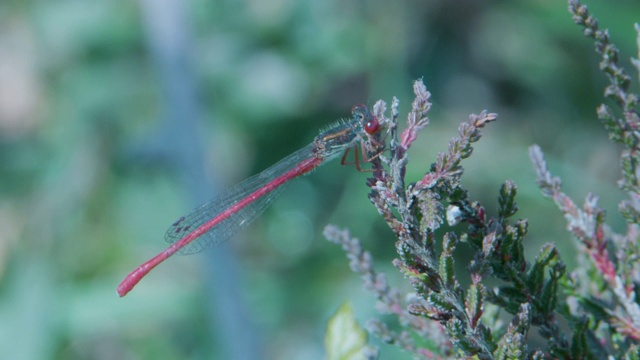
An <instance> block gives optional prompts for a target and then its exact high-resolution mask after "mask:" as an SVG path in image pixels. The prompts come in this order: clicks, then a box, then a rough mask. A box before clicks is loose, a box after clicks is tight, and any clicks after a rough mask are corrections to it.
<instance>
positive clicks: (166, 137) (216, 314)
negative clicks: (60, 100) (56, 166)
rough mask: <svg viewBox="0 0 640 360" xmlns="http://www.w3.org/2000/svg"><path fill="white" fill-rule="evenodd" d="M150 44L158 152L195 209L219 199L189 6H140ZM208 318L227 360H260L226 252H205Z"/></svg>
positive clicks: (157, 2)
mask: <svg viewBox="0 0 640 360" xmlns="http://www.w3.org/2000/svg"><path fill="white" fill-rule="evenodd" d="M140 5H141V12H142V16H143V17H144V19H143V20H144V24H145V30H146V35H147V37H146V38H147V41H148V45H149V48H150V53H151V56H152V61H153V62H154V65H155V66H156V68H157V69H156V70H157V74H158V76H159V79H160V81H161V85H162V90H163V95H164V97H163V103H164V104H166V108H165V109H163V110H164V113H165V119H164V122H163V128H162V129H160V130H161V131H160V132H159V134H158V135H159V138H157V139H155V140H156V141H157V142H156V145H157V146H155V150H156V151H158V152H160V153H161V154H159V155H160V156H161V157H162V158H166V159H169V160H170V161H171V162H172V164H171V165H172V166H174V168H175V170H176V171H177V172H178V173H179V174H181V175H182V176H183V177H184V183H185V187H186V188H187V189H189V190H190V191H191V194H192V200H193V205H194V206H196V205H198V204H200V203H202V202H204V201H206V200H208V199H210V198H212V197H213V196H214V195H215V191H214V189H215V188H216V186H215V185H213V184H211V183H210V182H209V181H208V180H207V176H206V174H205V171H204V154H203V146H202V139H201V138H200V137H199V134H201V132H199V131H198V127H199V121H200V119H201V116H200V111H199V106H198V103H197V98H198V97H197V96H196V94H197V91H196V86H195V84H194V80H193V76H192V73H191V66H190V65H191V63H190V60H191V59H190V54H192V52H191V49H190V46H189V45H190V33H189V22H188V19H187V8H186V6H187V3H186V2H184V1H182V0H140ZM206 256H207V257H208V259H207V263H208V266H207V275H206V276H204V278H205V279H207V288H208V295H209V296H208V298H209V301H208V306H209V309H208V313H209V314H208V315H209V318H210V321H209V324H210V333H211V334H212V337H213V336H217V339H212V340H213V343H214V344H216V345H217V346H218V347H219V348H220V350H221V354H222V355H223V356H222V358H225V359H260V358H262V356H263V355H262V354H263V353H264V352H263V351H261V350H262V349H261V344H260V341H258V334H257V331H256V329H255V328H254V327H253V324H252V322H251V321H250V316H249V313H248V311H247V308H246V306H245V303H244V299H242V298H241V295H240V291H239V288H238V279H237V263H236V261H235V256H234V255H233V253H232V252H231V251H230V249H229V247H228V246H225V245H224V244H223V245H221V246H217V247H216V249H215V251H208V252H206Z"/></svg>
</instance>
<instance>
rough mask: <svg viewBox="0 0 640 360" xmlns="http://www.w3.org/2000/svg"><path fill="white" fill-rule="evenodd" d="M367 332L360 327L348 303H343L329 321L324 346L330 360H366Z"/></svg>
mask: <svg viewBox="0 0 640 360" xmlns="http://www.w3.org/2000/svg"><path fill="white" fill-rule="evenodd" d="M366 344H367V332H366V331H364V329H362V327H360V325H359V324H358V322H357V321H356V319H355V317H354V316H353V310H352V309H351V305H350V304H349V303H348V302H345V303H343V304H342V305H341V306H340V308H339V309H338V311H336V313H335V314H334V315H333V316H332V317H331V319H329V323H328V324H327V332H326V334H325V337H324V346H325V348H326V350H327V359H328V360H350V359H353V360H355V359H365V356H364V354H363V353H362V351H363V349H364V347H365V345H366Z"/></svg>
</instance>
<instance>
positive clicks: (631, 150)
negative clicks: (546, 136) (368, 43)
mask: <svg viewBox="0 0 640 360" xmlns="http://www.w3.org/2000/svg"><path fill="white" fill-rule="evenodd" d="M569 11H570V12H571V14H573V19H574V21H575V22H576V23H577V24H578V25H580V26H582V27H583V28H584V34H585V35H586V36H588V37H590V38H593V39H594V40H595V48H596V51H597V52H598V53H599V54H600V55H601V56H602V61H601V63H600V69H601V71H602V72H603V73H604V74H605V75H606V76H607V78H608V80H609V85H608V86H607V87H606V89H605V97H606V98H607V99H608V100H609V101H610V102H611V104H612V105H615V107H616V108H618V109H617V110H614V108H613V107H612V105H605V104H602V105H600V106H599V107H598V109H597V116H598V118H599V119H600V120H601V122H602V124H603V125H604V128H605V129H606V130H607V132H608V134H609V138H610V140H612V141H614V142H615V143H618V144H620V145H621V146H622V151H621V154H620V164H621V169H622V179H621V180H620V181H619V183H618V186H619V188H620V189H621V190H623V191H624V192H625V193H626V194H627V195H628V198H627V199H626V200H623V201H622V202H620V204H619V207H618V210H619V212H620V214H621V215H622V217H623V218H624V219H625V220H626V230H625V232H623V233H618V232H616V231H614V230H613V229H612V228H611V227H610V226H608V225H607V223H606V222H605V220H606V217H605V212H604V210H603V209H602V208H601V207H600V206H599V205H598V196H597V195H595V194H594V193H590V194H588V195H587V196H586V198H585V200H584V203H583V205H582V206H581V207H580V206H578V205H576V202H574V201H573V200H572V199H571V198H570V197H569V196H567V195H566V194H565V193H563V191H562V183H561V181H560V179H559V178H558V177H555V176H553V175H552V174H551V172H550V170H549V168H548V167H547V164H546V163H545V160H544V156H543V152H542V149H541V148H540V147H539V146H537V145H534V146H532V147H531V148H530V152H529V153H530V158H531V161H532V163H533V168H534V170H535V173H536V175H537V179H536V182H537V184H538V186H539V188H540V189H541V191H542V195H543V196H545V197H548V198H551V199H552V200H553V201H554V203H555V204H556V206H557V208H558V209H559V210H560V214H562V215H563V216H564V218H565V219H566V223H567V229H568V231H569V232H570V233H571V234H572V235H573V236H572V237H573V238H574V239H575V240H576V241H575V246H576V247H577V249H578V250H579V251H577V252H576V254H577V256H578V259H577V260H578V261H577V263H578V264H580V265H579V267H578V268H573V269H569V268H567V266H566V265H565V263H564V262H563V261H562V257H564V258H567V257H569V256H574V255H573V254H560V253H559V252H558V250H557V248H556V245H555V244H554V243H547V244H545V245H543V246H542V247H541V248H540V249H539V250H538V253H537V256H535V258H533V259H527V258H525V253H524V248H525V241H526V235H527V231H528V222H527V220H524V219H517V218H516V214H517V212H518V206H517V203H516V194H517V186H516V184H515V183H513V182H512V181H509V180H507V181H505V182H504V183H503V184H502V185H501V186H500V187H499V189H498V191H497V197H498V208H497V209H491V208H485V206H483V205H482V204H481V203H479V202H478V201H475V200H474V197H473V194H471V193H469V191H467V190H465V189H464V188H463V187H462V186H461V183H460V179H461V177H462V175H463V167H462V164H463V160H466V159H467V158H469V157H470V156H471V155H472V152H473V147H472V145H473V143H475V142H477V141H479V140H480V138H481V135H482V134H481V129H483V128H484V127H485V126H486V125H488V124H489V123H491V122H493V121H494V120H496V119H497V115H496V114H494V113H490V112H487V111H483V112H481V113H480V114H478V115H475V114H472V115H470V116H469V120H468V121H466V122H464V123H462V124H461V125H460V126H459V128H458V135H457V137H455V138H453V139H452V140H451V141H450V142H449V147H448V149H447V150H446V151H443V152H441V153H439V154H438V155H437V156H436V158H435V161H434V162H433V164H432V165H431V168H430V169H429V171H427V172H426V173H425V174H424V176H423V177H422V178H420V179H412V180H407V179H405V174H406V166H407V163H408V161H409V157H408V150H409V149H410V147H411V144H412V143H413V142H414V141H415V140H416V138H417V137H418V134H419V132H420V130H421V129H423V128H425V127H426V126H427V125H428V124H429V118H428V117H427V115H428V113H429V110H430V108H431V105H432V104H431V102H430V93H429V92H428V91H427V89H426V87H425V85H424V84H423V82H422V81H421V80H418V81H416V82H415V83H414V85H413V90H414V94H415V100H414V101H413V103H412V106H411V111H410V112H409V114H408V116H407V125H406V128H405V129H404V130H403V131H402V132H399V130H398V119H399V113H398V103H399V102H398V99H396V98H393V100H392V102H391V106H390V115H387V105H386V103H385V102H383V101H378V102H377V103H376V104H375V106H374V114H375V115H376V116H377V117H378V119H379V120H380V121H381V123H383V124H385V126H386V128H387V138H384V140H386V141H387V142H388V145H387V148H386V149H383V146H384V145H383V144H384V142H383V141H382V140H383V139H382V138H381V139H378V140H380V141H378V142H376V141H374V142H372V143H369V144H368V145H367V146H368V151H369V152H370V154H379V155H378V156H374V158H373V160H372V161H371V163H372V167H373V176H372V177H371V178H370V179H369V180H368V183H367V184H368V186H369V187H370V188H371V192H370V194H369V199H370V200H371V202H372V203H373V205H374V206H375V207H376V209H377V210H378V212H379V213H380V215H382V217H383V219H384V221H385V222H386V223H387V224H388V226H389V227H390V229H391V230H392V231H393V234H394V235H395V237H396V242H395V249H396V251H397V258H396V259H395V260H394V261H393V265H394V266H395V267H396V268H397V269H398V270H399V271H400V272H401V273H402V274H403V275H404V277H405V278H406V279H407V280H408V281H409V283H410V284H411V288H412V291H410V292H409V293H406V292H403V291H402V290H400V289H399V288H396V287H394V286H392V285H391V284H390V283H389V281H388V280H387V277H386V276H385V274H384V273H381V272H378V271H376V270H375V267H374V261H373V258H372V256H371V254H370V253H369V252H368V251H366V250H364V248H363V246H362V243H361V242H360V241H359V240H358V239H357V238H355V237H353V236H352V235H351V234H350V233H349V231H348V230H343V229H340V228H338V227H335V226H328V227H327V228H326V229H325V236H326V237H327V238H328V239H329V240H330V241H332V242H334V243H337V244H340V245H341V246H342V248H343V249H344V250H345V252H346V253H347V257H348V259H349V266H350V268H351V270H352V271H354V272H356V273H357V274H359V275H360V276H361V277H362V279H363V281H364V287H365V288H366V289H367V290H369V291H370V292H372V293H373V294H374V295H375V297H376V299H377V309H378V311H379V312H380V313H381V314H383V315H392V317H393V318H395V320H396V321H395V323H389V322H384V321H382V320H380V319H372V320H370V321H369V322H368V323H367V325H366V328H367V330H368V332H369V333H371V334H373V335H375V336H377V337H378V338H379V339H380V340H382V341H383V342H386V343H390V344H395V345H397V346H399V347H401V348H402V349H404V350H406V351H407V352H409V353H411V354H413V355H414V356H415V357H417V358H427V359H441V358H478V359H507V358H509V359H543V358H545V359H546V358H554V359H555V358H559V359H601V358H602V359H605V358H607V359H612V358H616V359H619V358H623V359H639V358H640V349H639V347H638V343H639V341H640V306H639V304H638V300H637V295H638V286H637V285H638V282H639V280H640V271H639V270H640V269H639V264H638V235H639V234H640V232H639V228H638V223H639V221H640V183H639V182H638V168H639V167H640V163H639V161H640V145H639V144H640V132H639V131H638V127H639V126H640V113H639V111H638V101H639V100H638V96H637V95H636V94H633V93H631V92H630V91H629V89H630V85H631V83H632V81H631V77H630V76H629V75H627V74H626V72H625V70H624V69H623V68H622V67H621V66H620V65H619V61H618V57H619V54H618V53H619V52H618V49H617V48H616V46H615V45H614V44H613V43H612V42H611V41H610V37H609V34H608V32H607V30H600V29H599V28H598V22H597V21H596V19H595V18H594V17H592V16H591V15H590V14H589V12H588V11H587V8H586V6H584V5H582V4H581V3H580V2H578V1H577V0H569ZM636 31H637V32H638V45H639V47H640V26H638V25H636ZM632 62H633V64H634V66H635V67H636V68H637V70H638V71H640V60H632ZM383 150H384V151H383ZM532 181H533V179H532ZM445 224H447V225H448V227H447V225H445ZM455 225H462V226H458V227H455V228H454V227H453V226H455ZM459 229H463V230H462V231H460V230H459ZM441 234H443V235H441ZM461 246H467V247H470V248H471V249H472V251H473V252H474V255H473V259H472V260H471V261H470V263H469V264H468V266H467V272H466V273H460V272H459V271H458V272H456V267H455V262H456V248H458V247H461ZM561 255H562V256H561ZM463 278H464V280H463ZM488 281H492V284H494V283H498V284H499V285H498V286H493V285H491V286H490V285H487V282H488ZM462 283H468V284H469V285H467V286H462V285H461V284H462ZM344 308H345V307H343V310H341V311H339V312H338V314H336V316H335V317H334V319H333V320H332V323H333V324H335V323H337V321H336V318H340V317H344V318H348V317H350V316H351V315H350V312H349V311H345V310H344ZM497 314H501V315H502V316H497ZM387 318H388V317H387ZM505 319H506V322H507V325H506V326H504V325H502V322H504V320H505ZM342 323H343V324H350V326H349V327H348V329H349V330H345V329H347V327H339V326H335V325H333V326H331V325H330V326H329V328H328V331H327V338H328V339H332V341H333V344H334V345H331V344H332V342H331V341H327V347H329V349H328V353H329V354H334V355H330V358H352V357H349V356H345V357H340V356H336V355H335V347H336V346H335V343H336V342H337V343H340V341H339V340H336V339H341V337H340V336H336V333H339V332H341V331H343V332H348V333H350V334H359V333H360V331H361V330H359V328H358V327H357V326H355V327H354V326H353V323H352V322H348V321H342ZM532 331H533V332H537V334H539V336H538V338H537V339H536V342H535V343H534V342H533V341H531V338H532ZM355 338H358V339H360V340H361V339H362V336H355ZM342 339H344V340H343V343H344V342H346V341H348V340H347V339H349V337H348V336H343V337H342ZM353 344H354V347H353V348H351V349H349V351H351V352H348V351H347V352H343V353H344V354H357V355H354V357H353V358H357V357H361V358H364V357H366V358H375V357H376V356H377V352H376V351H375V349H372V348H370V347H367V346H366V345H365V342H363V341H355V342H353ZM343 345H344V344H343ZM332 349H333V350H332ZM356 350H360V351H356Z"/></svg>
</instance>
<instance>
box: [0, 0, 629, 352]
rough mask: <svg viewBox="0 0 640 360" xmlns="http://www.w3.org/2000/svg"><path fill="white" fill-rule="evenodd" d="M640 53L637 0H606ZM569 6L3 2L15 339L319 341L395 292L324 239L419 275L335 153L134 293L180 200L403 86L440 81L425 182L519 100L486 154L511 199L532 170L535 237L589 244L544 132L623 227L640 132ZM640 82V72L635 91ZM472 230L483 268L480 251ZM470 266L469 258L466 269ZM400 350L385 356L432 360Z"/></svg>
mask: <svg viewBox="0 0 640 360" xmlns="http://www.w3.org/2000/svg"><path fill="white" fill-rule="evenodd" d="M586 4H587V5H588V6H589V9H590V11H591V12H592V14H594V15H595V16H596V17H597V18H598V19H599V20H600V24H601V27H603V28H609V29H610V33H611V37H612V40H613V41H614V42H615V43H616V44H617V45H618V46H619V47H620V49H621V61H622V63H623V65H625V66H627V70H628V72H629V74H630V75H631V76H632V77H633V78H634V79H637V77H636V76H637V73H636V72H634V71H633V70H632V68H631V67H630V66H629V63H630V62H629V58H630V57H631V56H635V57H637V56H638V55H637V54H638V52H637V48H636V45H635V37H636V34H635V31H634V29H633V24H634V22H637V21H640V5H639V4H638V2H637V1H631V0H629V1H617V2H608V1H604V0H589V1H587V2H586ZM566 7H567V5H566V2H564V1H552V0H539V1H519V2H512V1H455V2H453V1H445V0H441V1H438V0H430V1H417V0H416V1H396V2H388V1H382V0H373V1H355V0H346V1H345V0H342V1H337V0H330V1H324V2H319V1H318V2H311V1H299V0H268V1H265V0H241V1H238V0H233V1H232V0H192V1H181V0H140V1H138V2H131V1H123V0H115V1H114V0H111V1H107V0H94V1H90V2H87V1H80V0H60V1H44V0H3V1H2V2H0V358H2V359H177V358H180V359H261V358H264V359H319V358H323V356H324V349H323V336H324V331H325V327H326V322H327V320H328V318H329V317H330V316H331V314H332V313H333V312H334V311H335V310H336V309H337V308H338V307H339V306H340V304H342V303H343V302H344V301H347V300H348V301H350V302H351V303H352V304H353V305H354V309H355V313H356V316H357V318H358V320H359V321H360V322H361V323H365V322H366V320H367V319H368V318H370V317H372V316H375V315H376V312H375V308H374V304H375V299H374V298H373V297H372V296H371V295H370V294H368V293H366V292H365V291H364V290H363V289H362V286H361V283H360V280H359V278H358V276H357V275H355V274H352V273H351V272H350V271H349V268H348V263H347V260H346V258H345V255H344V253H343V252H342V251H341V249H340V248H339V247H338V246H336V245H333V244H331V243H329V242H327V241H326V240H324V239H323V237H322V229H323V227H324V226H325V225H326V224H328V223H332V224H335V225H338V226H340V227H347V228H349V229H350V230H351V232H352V234H353V235H354V236H356V237H358V238H360V239H361V240H362V241H363V243H364V244H365V246H366V247H367V249H368V250H370V251H371V252H372V253H373V254H374V256H375V258H376V263H377V265H378V270H380V271H384V272H386V273H387V275H388V276H389V277H390V279H391V281H392V283H393V284H394V285H396V286H399V287H402V288H404V289H406V288H407V287H406V284H405V283H404V282H403V281H402V279H401V278H400V277H399V276H398V275H397V273H396V272H395V270H394V269H393V268H392V266H391V260H392V259H393V257H394V255H395V251H394V246H393V244H394V238H393V236H392V234H391V232H390V231H389V230H388V229H387V227H386V225H385V223H384V222H383V221H382V220H381V219H380V218H379V217H378V215H377V212H376V210H375V209H374V208H373V207H372V206H371V205H370V204H369V202H368V200H367V196H366V195H367V193H368V188H367V187H366V186H365V181H366V178H367V177H368V176H369V175H368V174H366V173H365V174H363V173H358V172H357V171H355V169H353V168H352V167H344V166H340V164H339V162H338V161H333V162H332V163H330V164H327V165H325V166H323V167H322V168H320V169H319V170H317V171H315V172H314V173H313V174H312V175H310V176H305V177H303V178H300V179H297V180H295V181H293V182H292V183H291V184H290V185H289V186H288V187H287V189H286V190H285V191H284V192H283V195H282V196H281V198H280V199H279V200H278V201H276V202H275V204H274V205H273V206H272V207H271V208H270V209H269V210H267V212H266V213H265V214H264V215H263V216H262V217H261V218H260V219H259V220H258V221H257V222H256V223H255V224H253V225H252V226H250V228H249V229H248V230H247V231H244V232H242V233H241V234H239V235H238V236H236V237H235V238H233V239H232V240H231V241H229V242H227V243H225V244H224V245H223V246H219V247H216V248H214V249H210V250H208V251H206V252H203V253H201V254H198V255H192V256H176V257H174V258H171V259H170V260H169V261H167V262H165V263H163V264H162V265H161V266H159V267H158V268H156V269H155V270H154V271H153V272H152V273H151V274H150V275H149V276H148V277H147V278H145V279H144V280H143V281H142V282H141V283H140V284H139V285H138V286H137V287H136V289H135V290H133V291H132V292H131V293H130V294H129V295H127V296H126V297H124V298H119V297H118V296H117V295H116V293H115V288H116V286H117V285H118V283H119V282H120V280H122V278H123V277H124V276H125V275H126V274H127V273H128V272H129V271H131V270H132V269H134V268H135V267H136V266H138V265H139V264H140V263H142V262H143V261H146V260H147V259H149V258H150V257H152V256H153V255H155V254H156V253H158V252H159V251H161V250H162V249H164V248H165V247H166V243H164V242H163V238H164V232H165V231H166V229H167V228H168V227H169V225H171V224H172V223H173V222H174V221H175V220H176V219H178V218H179V217H180V216H181V215H183V214H184V213H186V212H187V211H188V210H190V209H191V208H193V207H194V206H196V205H198V204H199V203H202V202H204V201H206V200H208V199H210V198H212V197H213V196H215V194H216V193H217V192H219V191H220V190H222V189H224V188H225V187H227V186H229V185H232V184H234V183H237V182H239V181H241V180H242V179H244V178H246V177H248V176H250V175H252V174H255V173H257V172H259V171H261V170H263V169H265V168H266V167H268V166H269V165H271V164H273V163H275V162H277V161H278V160H279V159H281V158H282V157H284V156H286V155H288V154H289V153H291V152H293V151H295V150H296V149H298V148H301V147H303V146H305V145H307V144H308V143H310V142H311V141H312V139H313V137H314V136H315V135H316V134H317V132H318V130H319V129H323V128H325V127H326V126H327V125H328V124H331V123H333V122H335V121H336V120H337V119H339V118H346V117H348V116H350V109H351V107H352V106H353V105H354V104H356V103H365V104H368V105H370V106H372V105H373V104H374V103H375V101H376V100H378V99H384V100H385V101H387V102H388V103H389V102H390V101H391V98H392V96H397V97H398V98H399V99H400V101H401V106H400V110H401V114H406V112H407V111H408V109H409V108H410V104H411V101H412V100H413V96H412V92H411V85H412V81H413V80H415V79H418V78H422V79H423V80H424V82H425V84H426V85H427V88H428V89H429V90H430V91H431V92H432V99H433V102H434V106H433V110H432V112H431V113H430V119H431V125H430V126H429V127H427V128H426V129H425V130H424V131H423V132H422V133H421V137H419V138H418V140H417V141H416V143H415V144H414V147H412V149H411V151H410V153H409V156H410V164H409V170H408V173H407V181H416V180H418V179H419V178H420V177H421V175H422V174H423V173H424V172H425V171H427V170H428V169H429V166H430V164H431V163H432V162H433V161H434V159H435V158H436V154H437V152H438V151H444V150H446V147H447V144H448V141H449V139H451V138H452V137H454V136H456V135H457V127H458V125H459V123H460V122H462V121H465V120H466V119H467V117H468V114H469V113H471V112H476V113H478V112H480V111H481V110H483V109H488V110H489V111H491V112H497V113H498V114H499V121H498V122H496V123H493V124H491V125H490V126H489V127H488V128H487V129H486V130H485V131H484V137H483V139H482V140H481V141H480V142H479V143H478V145H477V146H476V148H475V152H474V155H473V156H472V157H471V158H470V159H469V160H467V161H466V162H465V163H464V166H465V172H466V173H465V177H464V180H463V184H464V186H466V187H467V188H468V189H469V190H470V191H471V195H472V197H473V198H474V199H478V200H480V201H482V202H483V203H484V204H485V206H486V207H487V212H488V213H489V214H490V215H493V214H495V208H496V205H497V201H496V199H497V194H498V190H499V187H500V185H501V183H502V182H503V181H504V180H506V179H513V180H514V181H515V182H516V183H517V184H518V186H519V194H520V195H519V199H518V203H519V205H520V208H521V212H520V213H519V215H518V216H519V217H524V218H528V219H529V221H530V233H529V234H530V236H529V242H528V243H527V251H528V252H529V255H530V256H535V255H536V253H537V251H538V249H539V247H540V245H542V244H543V243H545V242H549V241H555V242H557V243H558V245H559V247H560V248H561V251H562V255H563V257H564V260H565V261H566V262H567V263H568V264H569V266H570V268H571V266H572V265H574V264H575V262H574V259H573V258H572V256H573V255H574V254H575V251H574V248H575V247H574V245H573V243H572V242H571V238H570V236H569V235H568V234H567V233H566V232H565V230H564V229H565V224H564V220H563V218H562V216H561V215H560V214H559V212H558V211H557V210H556V209H555V207H554V206H553V204H552V203H551V201H550V200H548V199H544V198H543V197H542V195H541V194H540V192H539V191H538V190H537V188H536V187H535V178H534V173H533V171H532V169H531V165H530V163H529V160H528V155H527V148H528V147H529V146H530V145H532V144H534V143H536V144H539V145H540V146H541V147H542V149H543V151H545V153H546V156H547V160H548V162H549V165H550V168H551V170H552V172H554V174H555V175H558V176H561V177H562V179H563V181H564V185H565V191H566V192H567V193H568V194H569V195H571V196H572V197H573V198H574V200H575V201H576V202H578V203H582V201H583V200H582V199H584V196H585V195H586V194H587V192H589V191H594V192H596V193H597V194H599V195H600V196H601V204H602V205H603V207H605V209H607V210H608V214H609V218H608V219H609V222H610V223H611V224H612V226H613V227H614V228H615V229H618V230H621V229H623V221H622V220H621V218H620V217H619V215H618V214H617V213H616V204H617V202H618V201H619V200H620V199H621V198H623V194H622V193H621V192H620V191H619V190H618V189H617V187H616V185H615V182H616V180H617V179H618V178H619V168H618V161H617V154H618V152H619V148H617V147H616V146H613V145H612V144H610V143H609V142H608V141H607V134H606V133H605V131H604V130H603V129H602V128H601V126H600V124H599V121H598V120H597V118H596V116H595V108H596V106H597V105H599V104H600V102H601V101H602V98H603V96H602V94H603V90H604V86H605V85H606V79H605V76H604V75H603V74H602V73H600V72H599V71H598V62H599V56H598V55H596V54H595V53H594V51H593V43H592V41H591V40H590V39H586V38H584V36H583V35H582V30H581V28H579V27H578V26H576V25H574V24H573V22H572V20H571V16H570V15H569V13H568V12H567V10H566ZM635 90H636V91H637V87H636V88H635ZM468 250H469V249H468V247H466V246H459V251H460V252H461V261H460V262H459V264H458V265H459V267H460V270H461V271H463V270H464V266H465V261H464V259H465V258H464V254H463V253H464V252H465V251H468ZM463 276H464V275H461V277H463ZM370 342H371V343H372V344H374V345H379V346H381V356H382V358H409V357H408V356H407V355H406V354H403V353H401V352H399V351H398V350H396V349H395V348H394V347H392V346H389V345H385V344H381V343H380V342H379V341H378V340H377V339H371V340H370Z"/></svg>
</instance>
